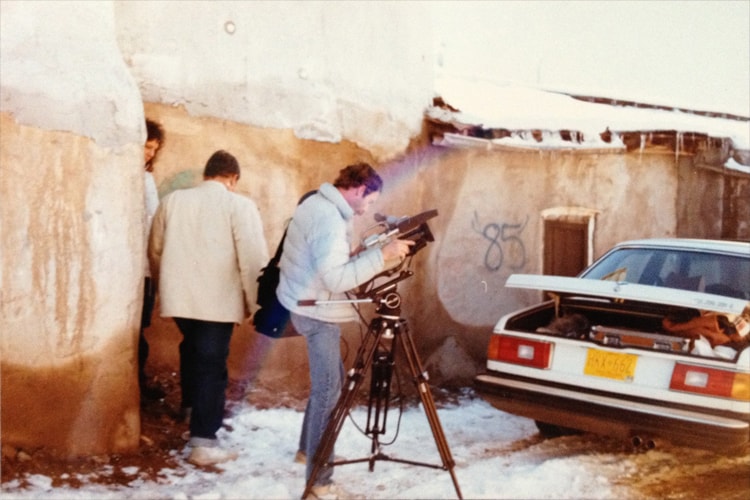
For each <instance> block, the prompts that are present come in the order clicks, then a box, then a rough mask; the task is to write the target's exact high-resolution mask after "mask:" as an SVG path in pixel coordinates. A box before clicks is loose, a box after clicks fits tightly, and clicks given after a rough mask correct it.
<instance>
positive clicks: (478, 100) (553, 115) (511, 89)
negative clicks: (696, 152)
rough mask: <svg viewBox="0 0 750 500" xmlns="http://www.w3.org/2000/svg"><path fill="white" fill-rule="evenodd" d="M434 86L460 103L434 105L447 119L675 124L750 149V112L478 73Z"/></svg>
mask: <svg viewBox="0 0 750 500" xmlns="http://www.w3.org/2000/svg"><path fill="white" fill-rule="evenodd" d="M435 91H436V94H437V95H438V96H440V97H441V98H442V99H443V101H444V102H445V103H447V104H448V105H450V106H451V107H453V108H456V109H458V111H457V112H452V113H451V112H449V111H447V110H445V109H442V110H441V109H439V108H436V107H435V108H432V109H431V110H430V111H429V115H430V116H431V117H432V118H435V119H439V120H441V121H446V122H451V121H453V122H460V123H464V124H467V125H481V126H482V127H483V128H486V129H508V130H546V131H548V132H547V133H548V134H554V133H555V132H557V131H560V130H572V131H577V132H581V133H583V135H584V137H587V138H598V137H599V136H600V135H601V134H602V133H604V132H606V131H607V130H609V131H611V132H614V133H616V132H621V131H622V132H625V131H628V132H633V131H640V132H649V131H664V130H674V131H676V132H678V133H682V132H685V133H687V132H692V133H702V134H706V135H709V136H712V137H720V138H728V139H731V141H732V144H733V147H734V148H735V149H737V150H750V118H745V117H739V119H733V118H729V117H713V116H705V115H704V114H696V113H691V112H686V111H683V110H677V109H673V110H667V109H655V108H641V107H633V106H616V105H612V104H599V103H594V102H588V101H583V100H581V99H576V98H574V97H572V96H570V95H566V94H563V93H559V92H552V91H549V90H542V89H535V88H530V87H521V86H513V85H499V84H496V83H492V82H489V81H485V80H478V79H477V80H466V79H459V78H450V77H444V78H440V79H438V80H437V81H436V83H435ZM545 139H546V138H545ZM589 140H590V139H589ZM495 141H496V142H500V143H505V144H508V145H511V144H512V143H513V141H515V142H516V143H518V142H523V138H519V137H509V138H504V139H502V140H499V141H498V140H495ZM599 142H601V144H598V147H601V146H602V144H604V143H603V141H599ZM567 145H568V146H569V145H570V142H567ZM618 146H622V144H618V143H613V144H609V145H608V147H610V148H611V147H618ZM730 164H731V165H730ZM726 166H727V167H728V168H737V169H739V170H742V171H745V172H750V168H748V167H745V166H743V165H741V164H739V163H738V162H736V161H734V160H732V159H731V158H730V159H729V161H728V162H727V164H726Z"/></svg>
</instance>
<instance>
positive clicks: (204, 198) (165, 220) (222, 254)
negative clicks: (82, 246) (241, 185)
mask: <svg viewBox="0 0 750 500" xmlns="http://www.w3.org/2000/svg"><path fill="white" fill-rule="evenodd" d="M239 177H240V167H239V164H238V163H237V160H236V159H235V158H234V156H232V155H231V154H229V153H227V152H226V151H217V152H215V153H214V154H213V155H212V156H211V158H209V159H208V162H207V163H206V167H205V169H204V171H203V178H204V181H203V182H202V183H201V184H200V185H198V186H196V187H193V188H190V189H180V190H177V191H173V192H172V193H170V194H168V195H167V196H165V197H164V199H163V200H162V202H161V204H160V205H159V209H158V210H157V212H156V216H155V217H154V223H153V227H152V230H151V237H150V239H149V252H148V254H149V261H150V263H151V268H152V272H153V274H154V279H155V280H158V281H157V282H158V284H159V294H160V297H161V315H162V317H171V318H174V320H175V323H176V324H177V327H178V328H179V329H180V332H182V335H183V340H182V343H181V344H180V379H181V380H180V382H181V385H182V406H183V408H185V409H192V410H191V411H189V415H190V441H189V443H188V444H189V445H190V446H192V447H193V449H192V451H191V453H190V456H189V458H188V461H189V462H191V463H194V464H196V465H211V464H217V463H221V462H226V461H228V460H234V459H235V458H236V457H237V454H236V453H235V452H233V451H231V450H225V449H222V448H220V447H219V446H218V440H217V437H216V432H217V431H218V430H219V428H220V427H221V421H222V418H223V416H224V405H225V390H226V387H227V382H228V373H227V356H228V355H229V341H230V338H231V336H232V330H233V328H234V325H235V324H236V323H241V322H242V321H244V319H245V318H248V317H249V316H250V313H251V312H252V311H253V310H254V308H255V302H256V292H257V289H256V283H255V279H256V278H257V276H258V273H259V272H260V269H261V267H262V266H263V265H265V263H266V261H268V248H267V246H266V241H265V238H264V236H263V225H262V223H261V219H260V214H259V212H258V208H257V207H256V205H255V203H254V202H253V201H252V200H250V199H249V198H246V197H244V196H240V195H239V194H236V193H234V191H235V189H236V187H237V181H238V180H239Z"/></svg>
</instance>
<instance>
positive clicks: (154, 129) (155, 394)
mask: <svg viewBox="0 0 750 500" xmlns="http://www.w3.org/2000/svg"><path fill="white" fill-rule="evenodd" d="M163 143H164V131H163V130H162V128H161V126H160V125H159V124H158V123H156V122H155V121H153V120H149V119H146V143H145V144H144V146H143V164H144V172H143V175H144V177H143V181H144V186H143V189H144V198H145V206H146V224H145V229H146V233H145V237H146V239H148V235H149V232H150V231H151V221H152V220H153V219H154V214H155V213H156V208H157V207H158V206H159V194H158V192H157V190H156V182H154V176H153V174H152V173H151V172H153V170H154V159H155V158H156V154H157V153H158V152H159V149H161V146H162V144H163ZM155 299H156V291H155V289H154V283H153V282H152V281H151V271H150V270H149V265H148V261H146V269H145V280H144V286H143V308H142V309H141V330H140V333H139V335H138V386H139V387H140V389H141V401H148V400H155V399H160V398H163V397H164V395H165V394H164V391H163V390H162V389H161V388H160V387H158V386H156V385H151V384H149V383H148V377H147V376H146V360H147V359H148V353H149V346H148V342H147V341H146V337H145V335H144V334H143V330H144V329H146V328H148V327H149V326H151V313H152V312H153V310H154V300H155Z"/></svg>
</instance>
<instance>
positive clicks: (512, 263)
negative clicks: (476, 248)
mask: <svg viewBox="0 0 750 500" xmlns="http://www.w3.org/2000/svg"><path fill="white" fill-rule="evenodd" d="M528 222H529V217H528V215H527V216H526V220H524V221H523V222H522V223H509V222H489V223H486V224H484V225H482V223H481V222H480V219H479V214H478V213H477V212H476V211H474V218H473V219H472V221H471V228H472V229H473V230H474V231H475V232H477V233H479V234H480V235H482V237H483V238H484V239H485V240H486V245H487V246H486V250H485V252H484V267H485V268H486V269H488V270H489V271H492V272H495V271H498V270H499V269H501V268H502V267H503V266H505V267H507V268H509V269H510V270H511V271H518V270H521V269H523V268H524V266H526V247H525V246H524V244H523V239H521V235H522V233H523V230H524V228H525V227H526V224H527V223H528Z"/></svg>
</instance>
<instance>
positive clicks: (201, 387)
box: [174, 318, 234, 446]
mask: <svg viewBox="0 0 750 500" xmlns="http://www.w3.org/2000/svg"><path fill="white" fill-rule="evenodd" d="M174 321H175V323H177V327H178V328H179V329H180V332H182V336H183V339H182V342H181V343H180V384H181V386H182V406H183V407H184V408H192V409H193V410H192V413H191V414H190V438H191V441H193V440H194V439H196V438H197V440H196V441H195V442H196V443H197V442H200V444H198V445H200V446H204V445H208V446H211V445H213V444H215V441H216V432H217V431H218V430H219V429H220V428H221V421H222V420H223V419H224V404H225V402H226V395H225V391H226V389H227V382H228V380H229V374H228V371H227V357H228V356H229V341H230V339H231V338H232V329H233V328H234V323H218V322H215V321H202V320H198V319H187V318H174ZM207 440H210V441H207ZM212 441H213V443H212Z"/></svg>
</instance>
